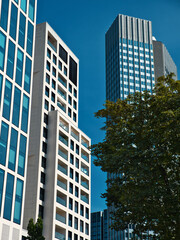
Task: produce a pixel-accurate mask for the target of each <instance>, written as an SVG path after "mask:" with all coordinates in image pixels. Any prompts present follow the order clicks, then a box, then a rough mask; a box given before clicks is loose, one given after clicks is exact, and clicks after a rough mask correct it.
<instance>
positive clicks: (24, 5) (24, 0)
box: [21, 0, 27, 13]
mask: <svg viewBox="0 0 180 240" xmlns="http://www.w3.org/2000/svg"><path fill="white" fill-rule="evenodd" d="M26 8H27V0H21V9H22V10H23V11H24V12H25V13H26Z"/></svg>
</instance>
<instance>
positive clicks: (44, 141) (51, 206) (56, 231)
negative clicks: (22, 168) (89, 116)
mask: <svg viewBox="0 0 180 240" xmlns="http://www.w3.org/2000/svg"><path fill="white" fill-rule="evenodd" d="M78 96H79V60H78V59H77V57H76V56H75V55H74V54H73V52H72V51H71V50H70V49H69V48H68V47H67V45H66V44H65V43H64V42H63V41H62V40H61V38H60V37H59V36H58V35H57V34H56V33H55V31H54V30H53V29H52V28H51V27H50V26H49V25H48V24H47V23H42V24H39V25H37V28H36V49H35V63H34V84H33V95H32V115H31V126H30V144H29V158H28V168H27V185H26V196H25V214H24V228H25V227H26V226H27V224H28V221H29V219H30V218H31V217H32V218H34V219H37V217H38V216H41V217H42V218H43V223H44V236H45V238H46V239H69V240H71V239H74V240H76V239H78V240H86V239H90V229H89V228H90V216H89V215H90V201H91V197H90V190H91V189H90V171H91V167H90V166H91V165H90V164H91V161H90V160H91V159H90V151H89V149H88V147H89V146H90V144H91V142H90V139H89V138H88V137H87V136H86V135H85V134H84V133H83V132H82V131H81V130H79V128H78Z"/></svg>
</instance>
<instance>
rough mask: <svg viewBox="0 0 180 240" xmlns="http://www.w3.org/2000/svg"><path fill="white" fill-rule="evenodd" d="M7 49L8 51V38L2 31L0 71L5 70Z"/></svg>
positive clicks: (0, 38)
mask: <svg viewBox="0 0 180 240" xmlns="http://www.w3.org/2000/svg"><path fill="white" fill-rule="evenodd" d="M5 49H6V37H5V35H4V34H3V33H2V32H1V31H0V69H1V70H4V57H5Z"/></svg>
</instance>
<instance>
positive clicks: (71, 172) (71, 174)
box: [70, 168, 73, 179]
mask: <svg viewBox="0 0 180 240" xmlns="http://www.w3.org/2000/svg"><path fill="white" fill-rule="evenodd" d="M70 178H72V179H73V169H72V168H70Z"/></svg>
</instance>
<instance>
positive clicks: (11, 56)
mask: <svg viewBox="0 0 180 240" xmlns="http://www.w3.org/2000/svg"><path fill="white" fill-rule="evenodd" d="M14 54H15V45H14V43H13V42H11V40H9V47H8V58H7V69H6V74H7V75H8V76H9V77H10V78H11V79H13V73H14Z"/></svg>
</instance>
